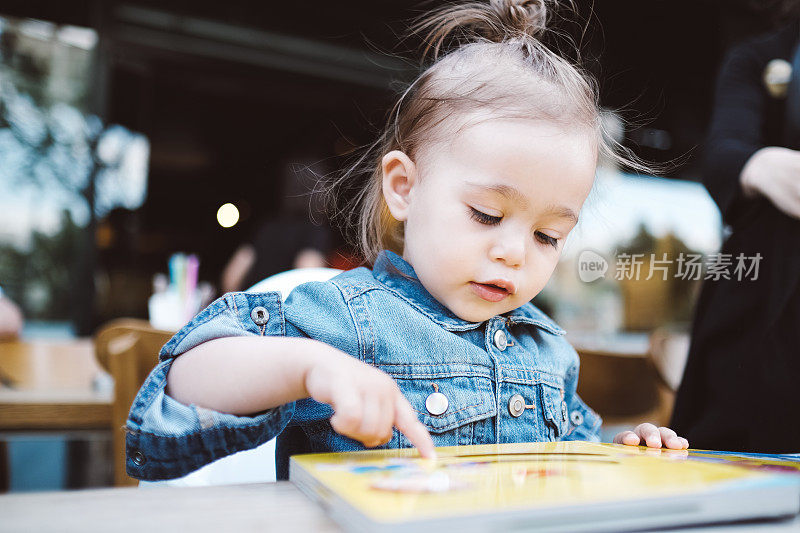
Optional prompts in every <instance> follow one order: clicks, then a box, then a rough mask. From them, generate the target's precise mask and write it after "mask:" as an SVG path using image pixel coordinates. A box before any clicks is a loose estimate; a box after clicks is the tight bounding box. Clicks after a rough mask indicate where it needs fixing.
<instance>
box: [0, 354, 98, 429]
mask: <svg viewBox="0 0 800 533" xmlns="http://www.w3.org/2000/svg"><path fill="white" fill-rule="evenodd" d="M102 372H103V371H102V369H101V368H100V367H99V365H98V364H97V362H96V360H95V357H94V348H93V346H92V341H91V340H90V339H77V340H67V341H14V342H0V430H63V429H99V428H102V429H108V428H109V427H110V424H111V402H112V392H111V390H96V387H95V386H94V384H95V379H96V378H97V376H98V375H99V374H101V373H102ZM106 389H108V387H107V388H106Z"/></svg>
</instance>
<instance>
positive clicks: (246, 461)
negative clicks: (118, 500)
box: [139, 268, 341, 487]
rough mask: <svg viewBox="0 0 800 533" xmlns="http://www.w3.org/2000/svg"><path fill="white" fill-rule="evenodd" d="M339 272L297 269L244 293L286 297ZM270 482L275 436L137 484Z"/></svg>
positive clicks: (206, 484) (190, 485)
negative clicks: (163, 478) (168, 476)
mask: <svg viewBox="0 0 800 533" xmlns="http://www.w3.org/2000/svg"><path fill="white" fill-rule="evenodd" d="M340 272H341V270H339V269H336V268H296V269H294V270H287V271H286V272H281V273H280V274H275V275H274V276H270V277H268V278H267V279H264V280H262V281H259V282H258V283H256V284H255V285H253V286H252V287H250V288H249V289H247V291H246V292H269V291H279V292H280V293H281V299H283V300H285V299H286V297H287V296H288V295H289V293H290V292H292V289H294V288H295V287H297V286H298V285H301V284H303V283H306V282H309V281H327V280H329V279H331V278H332V277H334V276H335V275H336V274H339V273H340ZM270 481H275V439H272V440H270V441H269V442H265V443H264V444H262V445H261V446H259V447H257V448H253V449H252V450H245V451H242V452H238V453H235V454H233V455H229V456H227V457H223V458H222V459H219V460H217V461H214V462H213V463H210V464H208V465H206V466H204V467H202V468H200V469H198V470H195V471H194V472H191V473H190V474H187V475H185V476H183V477H180V478H176V479H169V480H166V481H155V482H147V481H142V482H140V483H139V486H140V487H149V486H163V485H169V486H173V487H175V486H179V487H200V486H208V485H232V484H239V483H264V482H270Z"/></svg>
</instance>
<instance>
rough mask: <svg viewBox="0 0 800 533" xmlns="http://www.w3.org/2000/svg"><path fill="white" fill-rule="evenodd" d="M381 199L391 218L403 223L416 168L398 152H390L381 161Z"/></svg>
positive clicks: (403, 154) (404, 155) (414, 180)
mask: <svg viewBox="0 0 800 533" xmlns="http://www.w3.org/2000/svg"><path fill="white" fill-rule="evenodd" d="M381 170H382V172H383V198H384V200H386V205H387V206H388V207H389V211H390V212H391V213H392V216H393V217H394V218H395V219H397V220H399V221H400V222H404V221H405V220H406V218H408V204H409V196H410V194H411V189H412V188H413V187H414V185H415V184H416V183H417V167H416V165H414V162H413V161H411V158H410V157H408V156H407V155H406V154H405V153H404V152H401V151H400V150H392V151H391V152H389V153H388V154H386V155H385V156H383V160H382V161H381Z"/></svg>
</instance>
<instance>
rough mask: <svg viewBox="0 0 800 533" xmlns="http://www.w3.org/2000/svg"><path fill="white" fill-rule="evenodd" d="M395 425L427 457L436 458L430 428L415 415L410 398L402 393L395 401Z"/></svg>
mask: <svg viewBox="0 0 800 533" xmlns="http://www.w3.org/2000/svg"><path fill="white" fill-rule="evenodd" d="M394 411H395V416H394V425H395V427H396V428H397V429H399V430H400V431H401V432H402V433H403V435H405V436H406V437H407V438H408V440H409V442H411V444H412V445H414V447H415V448H416V449H417V450H418V451H419V454H420V455H421V456H422V457H424V458H425V459H436V450H435V449H434V445H433V439H431V436H430V434H429V433H428V430H427V429H426V428H425V426H424V425H423V424H422V422H420V421H419V420H418V419H417V417H416V415H414V411H413V409H411V405H409V403H408V400H406V399H405V397H403V396H402V395H398V397H397V401H396V402H395V410H394Z"/></svg>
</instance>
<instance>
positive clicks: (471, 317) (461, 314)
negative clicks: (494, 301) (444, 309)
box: [451, 306, 506, 322]
mask: <svg viewBox="0 0 800 533" xmlns="http://www.w3.org/2000/svg"><path fill="white" fill-rule="evenodd" d="M492 307H494V309H488V308H485V309H474V308H473V309H458V310H454V309H451V311H453V314H454V315H456V316H457V317H458V318H460V319H461V320H466V321H467V322H484V321H486V320H489V319H490V318H492V317H493V316H497V315H501V314H503V313H504V312H505V311H506V310H504V309H500V308H499V307H498V306H492Z"/></svg>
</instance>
